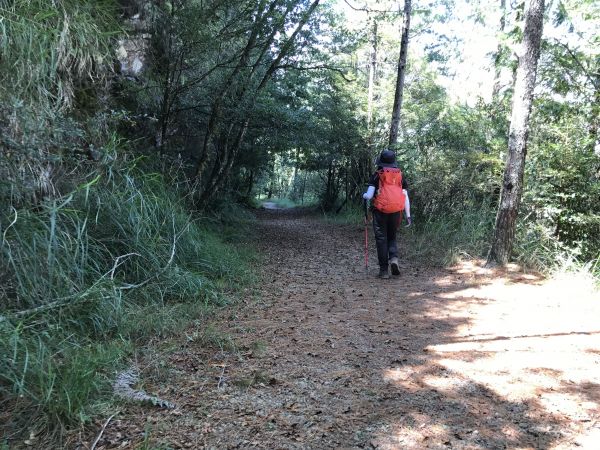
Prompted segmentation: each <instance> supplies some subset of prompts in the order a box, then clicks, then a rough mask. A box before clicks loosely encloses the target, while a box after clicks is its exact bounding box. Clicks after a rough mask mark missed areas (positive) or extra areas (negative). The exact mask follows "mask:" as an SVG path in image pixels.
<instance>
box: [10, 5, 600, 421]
mask: <svg viewBox="0 0 600 450" xmlns="http://www.w3.org/2000/svg"><path fill="white" fill-rule="evenodd" d="M531 4H535V2H533V1H532V2H516V3H512V2H506V1H505V0H500V1H499V2H482V1H476V2H469V1H466V0H413V1H412V2H411V1H410V0H406V1H405V2H396V1H391V0H336V1H325V0H322V1H319V0H239V1H235V2H232V1H228V0H172V1H154V0H119V1H117V0H101V1H98V0H28V1H25V0H0V152H1V153H0V235H1V241H0V257H1V260H0V297H1V299H2V303H1V305H2V308H1V309H0V353H2V354H5V355H9V354H10V355H13V356H12V358H11V359H10V361H5V360H3V362H2V363H0V393H1V394H2V395H3V396H5V397H6V398H7V399H9V400H7V401H8V402H11V405H12V406H13V407H14V408H15V409H17V410H23V411H36V414H40V415H41V416H43V417H45V419H46V421H45V422H44V423H46V424H49V426H50V427H52V426H56V424H60V426H63V425H64V426H71V425H73V424H77V423H79V422H81V421H83V422H85V421H86V420H88V418H89V416H88V415H87V412H88V407H89V405H90V404H91V400H90V399H92V398H97V397H98V396H100V392H101V391H102V388H101V386H102V385H101V383H100V382H98V380H97V379H96V378H95V377H96V375H94V374H93V373H90V372H89V370H87V369H86V370H83V368H82V363H81V355H82V353H81V349H82V348H83V347H84V346H85V345H89V346H92V347H93V351H92V353H93V355H94V358H93V364H92V366H93V367H95V368H99V369H98V370H101V369H100V368H102V367H106V361H113V360H115V359H118V358H124V356H123V355H127V354H129V353H128V352H130V351H131V348H133V346H134V343H136V342H138V340H144V339H147V338H148V336H152V335H154V333H158V334H160V333H163V332H164V333H166V332H168V331H167V329H168V328H169V326H171V327H176V325H173V323H172V322H169V323H171V325H164V329H163V328H161V327H162V325H161V326H159V325H157V324H159V323H160V324H166V323H168V320H166V319H165V320H164V321H163V320H162V319H164V318H165V317H171V315H172V314H175V315H183V316H186V314H187V315H189V317H192V316H193V312H192V311H191V310H192V309H193V307H192V306H191V305H190V301H191V300H190V299H192V298H193V299H198V298H200V299H202V302H203V304H205V305H208V304H219V303H220V302H222V297H221V293H222V287H223V286H224V285H225V286H228V285H230V284H235V283H236V281H234V280H237V278H236V277H237V275H236V270H235V269H234V267H235V266H236V265H237V264H238V263H239V261H240V258H241V259H242V260H243V259H244V255H243V254H242V253H243V251H240V253H238V250H237V249H236V248H234V247H231V246H230V242H227V239H226V238H227V236H229V234H228V233H229V232H231V234H232V235H234V234H235V232H234V231H233V230H231V229H230V228H227V227H232V228H238V225H237V224H238V223H239V222H240V221H242V222H243V221H246V220H251V219H250V218H249V217H250V214H248V213H247V209H251V208H254V207H256V206H258V205H260V202H261V201H263V200H265V199H272V200H277V201H281V202H287V203H288V204H293V205H303V206H307V207H311V208H313V209H315V210H318V211H321V212H323V213H325V214H327V215H331V216H335V215H338V216H344V217H346V218H350V219H349V220H354V221H356V220H360V219H359V218H358V217H359V215H360V214H361V213H360V208H361V203H362V200H363V198H362V193H363V192H364V190H365V188H366V182H367V180H368V177H369V175H370V174H371V173H372V171H373V170H374V161H375V158H376V157H377V155H378V154H379V153H380V152H381V151H382V150H384V149H387V148H389V149H392V150H394V151H395V153H396V155H397V159H398V162H399V165H400V167H401V168H402V171H403V174H404V177H405V178H406V179H407V180H408V182H409V191H410V195H411V205H412V206H411V208H412V212H413V217H414V223H415V227H413V229H412V230H411V232H410V235H409V237H408V239H410V242H411V246H410V248H409V250H408V251H409V252H412V256H414V257H418V258H423V259H425V260H427V261H429V262H430V263H432V264H444V263H449V262H453V261H455V260H456V259H457V258H463V257H467V258H468V257H474V258H486V257H487V256H488V254H489V252H490V246H491V244H492V240H493V236H494V230H495V228H496V230H497V227H498V224H499V223H500V222H499V221H498V220H496V221H495V219H496V218H497V217H499V213H498V211H499V208H500V209H501V206H502V202H501V194H502V192H503V189H504V190H506V188H507V185H509V184H510V183H507V182H506V179H507V178H506V175H505V170H506V169H505V164H506V162H507V161H510V153H511V151H512V150H511V149H510V146H509V138H510V134H511V129H512V128H511V126H513V127H514V123H512V125H511V113H512V112H513V109H514V105H515V104H516V103H517V100H516V99H515V98H513V97H515V95H514V94H515V92H516V91H517V88H516V86H519V84H518V83H519V76H518V74H520V73H521V72H520V70H521V65H522V64H521V63H523V61H524V60H525V59H526V58H525V55H523V54H522V53H520V52H521V50H520V48H521V44H522V43H523V42H526V41H527V36H528V33H529V31H530V30H528V29H526V27H525V24H526V23H529V22H527V17H530V16H531V14H529V11H530V5H531ZM537 4H538V6H539V5H540V2H539V0H537ZM539 18H541V19H540V20H541V21H542V22H543V32H542V26H541V25H538V26H537V31H538V32H539V33H538V35H539V36H540V40H539V42H538V45H537V47H538V48H537V50H538V53H539V55H538V54H536V58H535V64H536V65H535V67H533V75H534V79H535V83H534V86H533V90H532V92H531V96H532V97H531V105H530V107H529V109H530V113H529V111H528V112H527V115H526V120H525V125H526V128H527V130H526V131H527V132H526V133H525V143H526V147H523V149H522V150H523V155H522V156H523V167H522V170H523V173H522V174H521V179H522V191H520V192H519V193H518V202H517V207H516V209H515V211H514V219H515V230H514V246H513V247H512V249H511V253H510V255H511V260H512V261H516V262H518V263H521V264H522V265H524V266H526V267H530V268H534V269H538V270H542V271H550V270H552V269H553V268H555V267H556V266H557V265H560V264H561V263H564V262H565V261H568V262H571V263H573V264H575V265H578V266H580V267H584V268H586V270H588V271H590V272H593V273H595V275H596V276H598V274H599V273H600V259H599V258H600V135H599V127H600V50H599V49H600V35H599V34H598V29H600V4H599V3H598V2H596V1H592V0H563V1H558V2H550V3H548V4H546V5H544V2H541V14H540V15H539ZM531 23H532V24H534V23H535V22H534V21H533V20H532V21H531ZM532 26H533V25H532ZM534 28H535V27H534ZM534 31H535V30H534ZM534 44H535V43H534ZM512 117H513V118H514V115H513V116H512ZM513 122H514V120H513ZM525 155H526V158H525ZM511 186H512V185H511ZM215 227H216V228H215ZM223 227H225V229H228V230H229V231H227V232H223ZM216 229H217V231H215V230H216ZM511 239H512V236H511ZM511 245H512V241H511ZM223 252H225V254H227V255H229V256H228V257H227V258H225V259H224V260H223V259H220V258H217V257H216V256H215V255H217V254H223ZM242 272H244V274H245V275H244V276H248V277H249V276H250V275H248V273H246V272H245V271H242ZM157 305H160V307H161V308H162V307H165V308H167V309H165V310H164V311H163V310H162V309H160V308H158V309H155V307H157ZM161 311H163V312H161ZM150 312H152V314H156V315H157V317H158V316H160V317H161V318H162V319H161V320H157V321H155V326H154V327H151V328H150V329H148V328H147V327H146V326H145V325H144V326H143V325H141V324H139V323H136V322H135V320H134V318H135V317H136V316H137V315H139V314H150ZM161 314H164V316H163V315H161ZM157 328H158V329H157ZM98 340H102V342H105V343H108V344H103V345H99V344H98V345H97V342H98ZM115 354H118V355H120V356H119V357H114V355H115ZM56 355H61V356H60V357H57V356H56ZM92 372H93V371H92ZM40 374H44V375H43V376H42V377H40ZM44 377H45V378H44ZM40 380H42V381H40ZM57 380H58V381H57ZM61 383H62V385H68V384H73V383H75V384H77V383H79V385H80V386H81V390H80V391H79V392H77V393H76V394H77V395H75V397H74V398H65V397H68V395H65V393H64V392H63V391H60V389H57V386H59V387H60V386H61ZM22 398H26V401H21V400H19V399H22ZM90 414H91V413H90ZM25 416H26V414H24V415H23V417H25ZM23 417H21V419H16V420H17V422H19V420H24V419H23ZM16 425H17V427H18V426H23V423H17V424H16Z"/></svg>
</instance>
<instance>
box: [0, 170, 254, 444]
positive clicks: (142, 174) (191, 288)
mask: <svg viewBox="0 0 600 450" xmlns="http://www.w3.org/2000/svg"><path fill="white" fill-rule="evenodd" d="M137 164H139V161H136V162H135V163H134V164H130V165H128V166H127V167H125V168H120V169H119V168H117V167H116V165H113V166H111V167H105V168H103V169H99V170H97V171H95V172H94V173H92V174H90V176H89V177H88V179H87V180H86V181H85V182H83V183H80V185H79V186H78V187H77V188H76V189H75V190H73V191H72V192H70V193H69V194H68V195H64V196H62V197H59V198H55V199H53V200H49V201H46V202H44V203H42V204H41V205H39V206H37V207H36V210H33V209H27V208H21V209H14V208H13V209H12V211H11V212H10V214H7V215H5V216H3V217H1V219H0V258H1V260H0V277H1V278H2V280H1V281H2V286H3V289H2V291H0V295H1V296H2V305H1V308H0V354H1V355H2V358H1V359H0V399H1V404H2V409H3V410H4V411H8V412H9V413H10V419H9V420H7V421H6V422H4V423H3V424H2V425H0V428H2V432H3V434H4V435H6V436H8V437H9V438H10V437H11V436H12V434H11V433H19V432H22V431H23V430H26V429H27V430H30V431H31V430H33V431H34V432H39V431H41V430H45V431H49V430H54V431H60V430H63V429H65V428H66V427H71V426H74V425H76V424H78V423H82V422H86V421H87V420H89V417H90V416H91V415H93V413H94V411H95V408H96V406H95V405H96V404H97V403H98V402H99V401H100V400H102V399H106V398H108V397H109V396H110V389H109V387H110V381H111V379H112V378H113V376H114V374H115V371H116V370H117V369H118V368H120V367H121V366H123V365H124V364H125V361H126V360H127V357H128V356H130V355H131V352H132V351H133V349H134V348H135V347H136V346H137V345H138V344H139V343H142V342H145V341H146V340H147V339H148V338H149V337H151V336H152V337H154V336H165V335H167V334H169V333H171V332H173V331H174V330H177V329H180V328H181V327H182V326H185V324H186V321H187V320H189V319H193V318H196V317H198V315H199V314H201V313H203V312H205V311H206V310H207V308H210V307H212V306H215V305H219V304H223V303H224V302H226V301H227V298H228V297H227V296H226V295H225V294H224V292H225V291H226V290H229V291H233V289H234V288H231V286H236V285H240V284H244V282H247V281H249V280H250V279H251V272H250V270H249V268H248V267H249V265H248V260H249V258H250V254H249V252H248V251H247V250H244V249H243V248H241V247H240V246H239V245H234V244H227V243H225V242H224V241H223V238H222V236H221V232H222V226H220V227H219V228H217V227H216V225H217V224H218V223H219V222H218V219H213V221H212V225H206V223H207V221H206V220H203V219H202V218H199V217H195V216H193V215H191V214H190V213H189V212H188V211H189V209H188V208H187V205H186V204H185V199H183V198H182V197H181V195H180V193H179V192H177V191H176V190H174V189H171V188H169V187H168V184H169V183H168V182H167V180H165V178H164V177H163V176H162V175H160V174H158V173H152V172H150V173H148V172H146V171H144V170H140V169H138V168H137V167H136V165H137ZM230 223H231V224H232V225H236V226H239V225H238V223H235V222H230ZM230 293H231V292H230Z"/></svg>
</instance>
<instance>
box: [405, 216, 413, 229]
mask: <svg viewBox="0 0 600 450" xmlns="http://www.w3.org/2000/svg"><path fill="white" fill-rule="evenodd" d="M406 222H407V223H406V225H404V227H405V228H408V227H410V226H411V225H412V217H407V218H406Z"/></svg>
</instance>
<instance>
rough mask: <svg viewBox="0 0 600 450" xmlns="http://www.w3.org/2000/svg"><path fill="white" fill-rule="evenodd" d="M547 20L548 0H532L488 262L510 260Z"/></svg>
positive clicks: (518, 71)
mask: <svg viewBox="0 0 600 450" xmlns="http://www.w3.org/2000/svg"><path fill="white" fill-rule="evenodd" d="M543 24H544V0H531V3H530V5H529V9H528V11H527V13H526V14H525V28H524V31H523V42H522V48H521V54H520V55H519V66H518V69H517V79H516V82H515V92H514V94H513V95H514V96H513V106H512V115H511V121H510V131H509V136H508V157H507V161H506V168H505V169H504V180H503V184H502V193H501V194H500V205H499V206H498V214H497V216H496V228H495V232H494V240H493V242H492V247H491V249H490V253H489V255H488V263H491V262H496V263H498V264H500V265H505V264H506V263H508V261H509V259H510V255H511V251H512V247H513V241H514V237H515V229H516V220H517V214H518V211H519V205H520V203H521V195H522V193H523V173H524V171H525V157H526V155H527V137H528V134H529V115H530V113H531V104H532V102H533V89H534V87H535V78H536V71H537V63H538V59H539V57H540V44H541V39H542V29H543Z"/></svg>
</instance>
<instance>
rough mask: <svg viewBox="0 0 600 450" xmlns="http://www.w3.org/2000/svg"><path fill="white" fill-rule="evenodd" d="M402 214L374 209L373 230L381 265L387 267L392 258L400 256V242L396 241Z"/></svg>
mask: <svg viewBox="0 0 600 450" xmlns="http://www.w3.org/2000/svg"><path fill="white" fill-rule="evenodd" d="M400 214H401V213H399V212H397V213H391V214H386V213H382V212H381V211H377V210H376V209H375V210H373V231H374V232H375V242H376V244H377V259H378V260H379V267H381V268H382V269H386V268H387V267H388V261H389V260H390V259H391V258H397V257H398V244H397V243H396V231H397V230H398V224H399V223H400Z"/></svg>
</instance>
